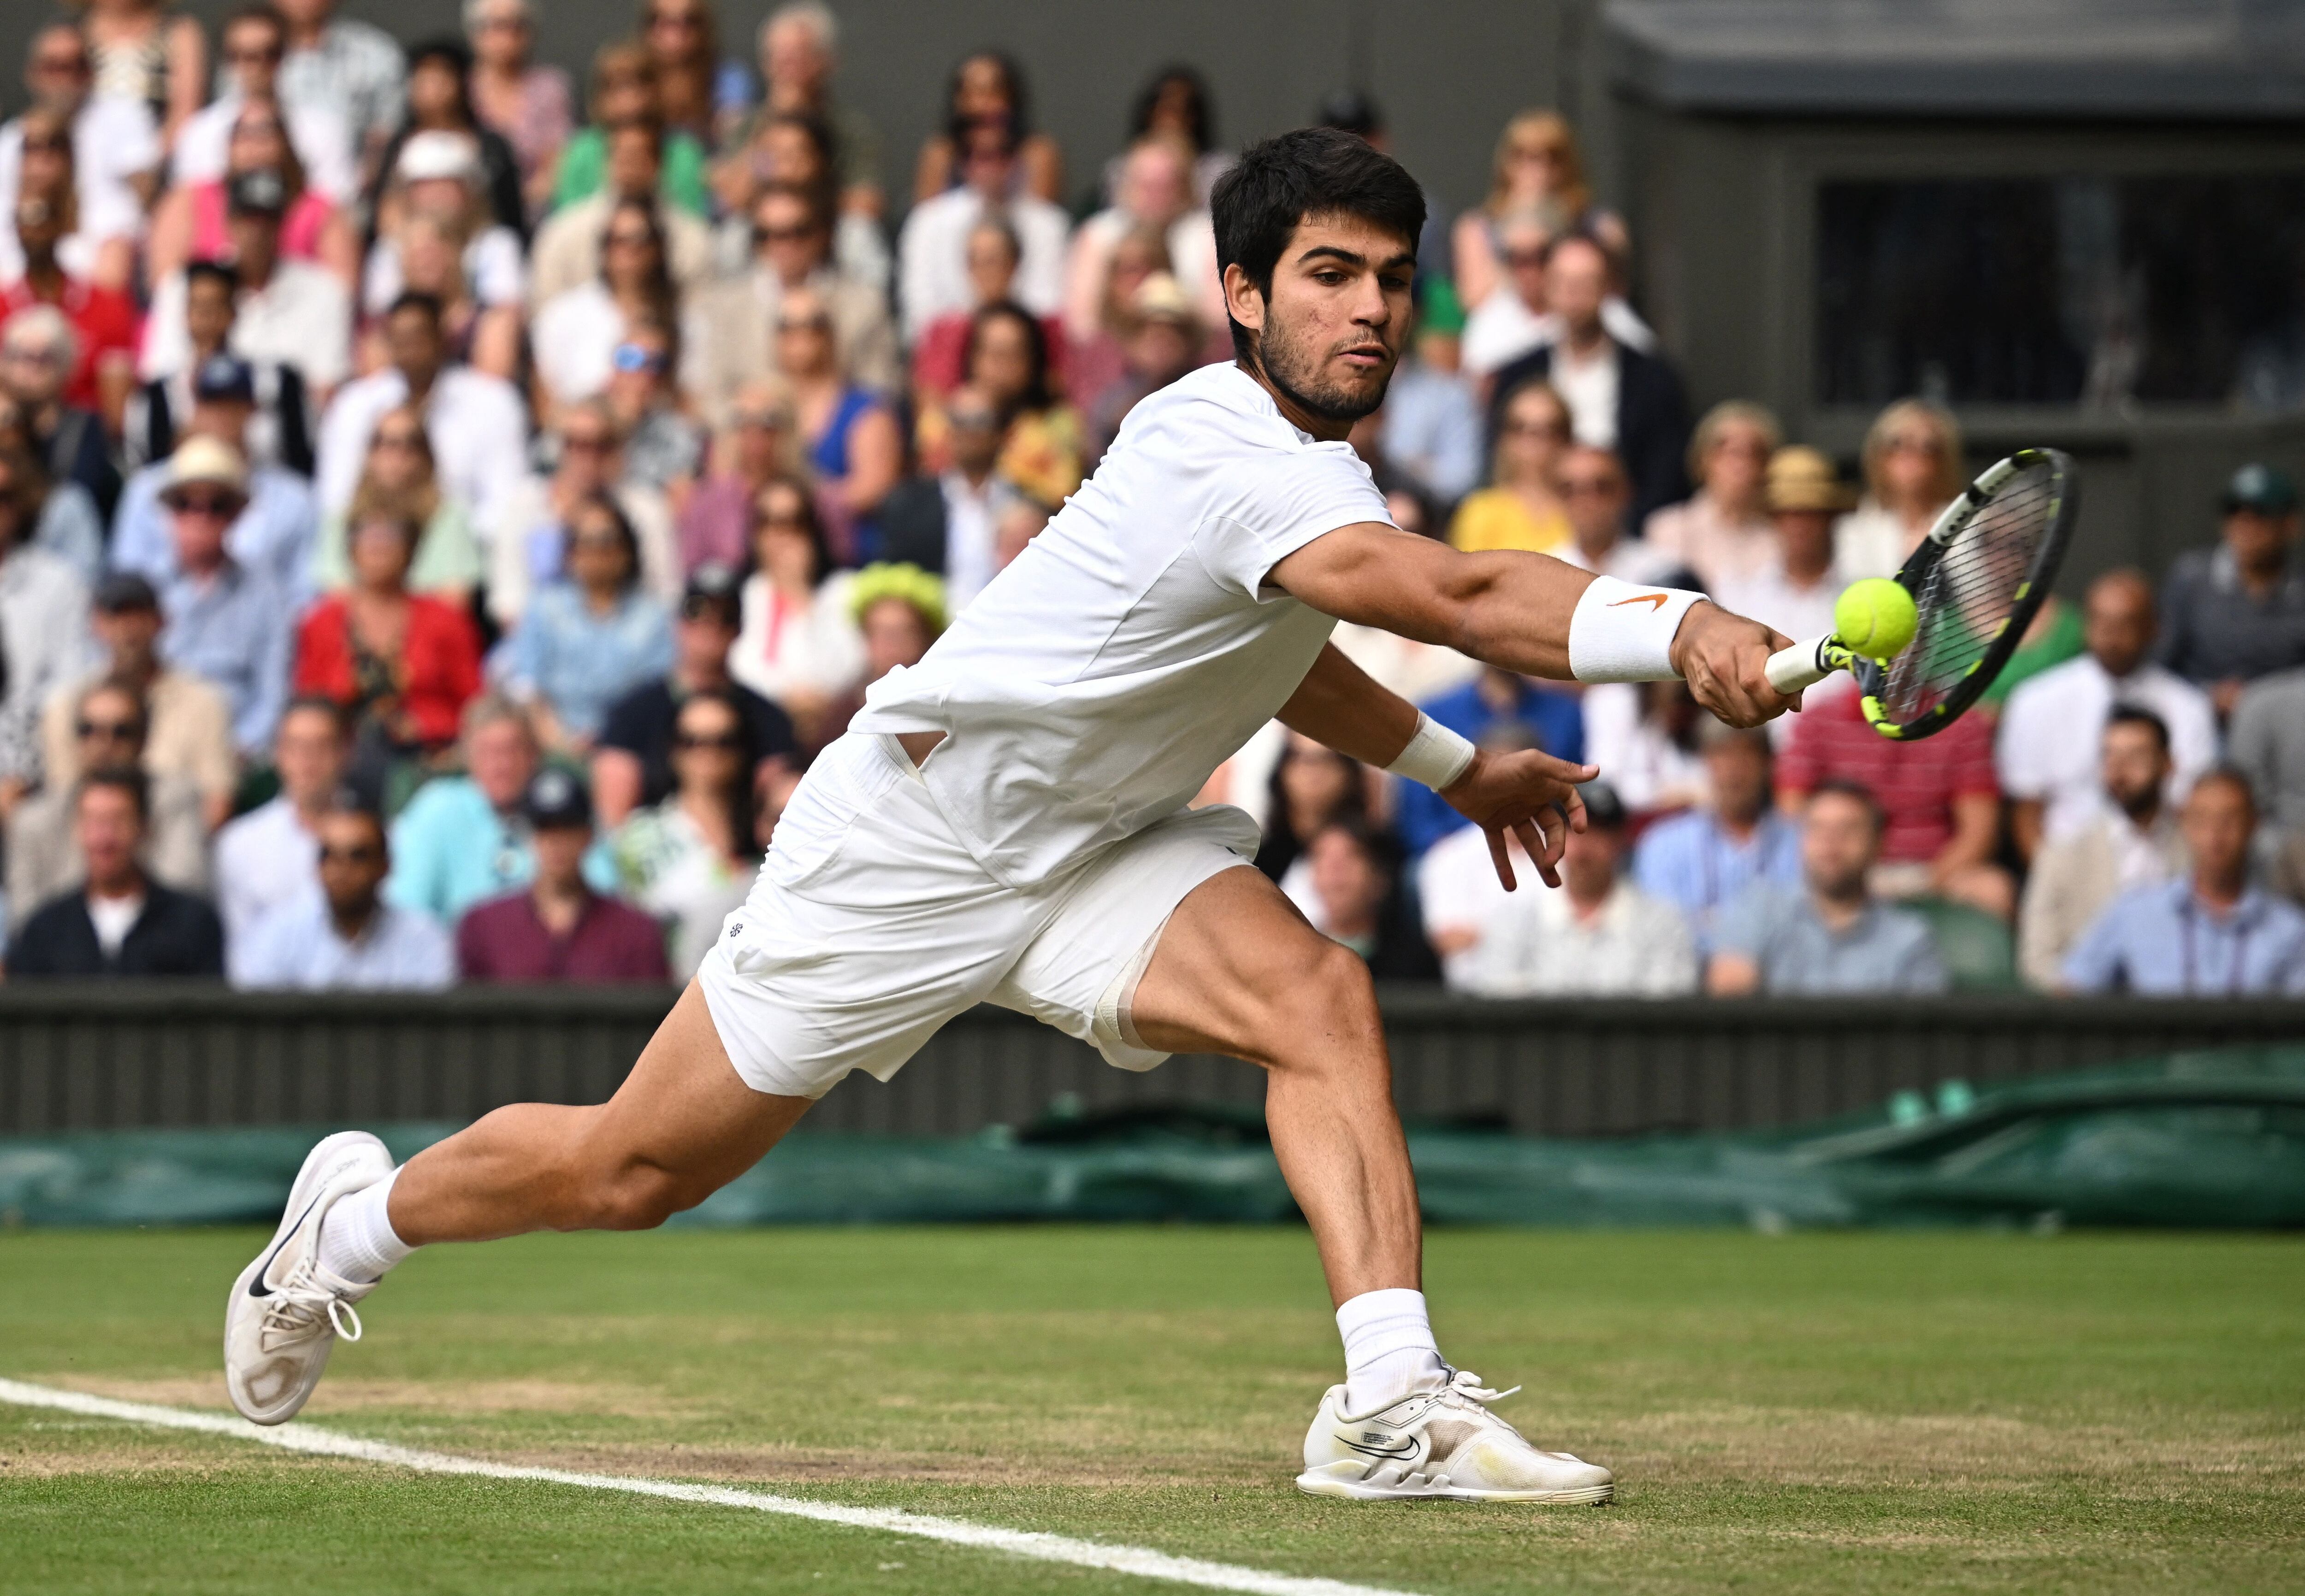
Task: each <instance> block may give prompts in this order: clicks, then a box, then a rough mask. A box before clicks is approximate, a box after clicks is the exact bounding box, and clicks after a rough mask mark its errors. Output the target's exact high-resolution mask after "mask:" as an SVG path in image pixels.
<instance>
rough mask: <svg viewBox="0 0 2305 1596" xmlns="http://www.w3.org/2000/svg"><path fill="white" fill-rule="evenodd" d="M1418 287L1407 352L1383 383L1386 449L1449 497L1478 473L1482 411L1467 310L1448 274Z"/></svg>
mask: <svg viewBox="0 0 2305 1596" xmlns="http://www.w3.org/2000/svg"><path fill="white" fill-rule="evenodd" d="M1424 295H1425V297H1424V302H1423V304H1422V306H1421V307H1420V309H1419V310H1418V312H1417V318H1416V336H1415V338H1414V340H1413V342H1412V344H1411V352H1410V356H1409V358H1408V360H1407V361H1403V362H1401V365H1400V367H1399V369H1398V370H1396V371H1395V372H1394V373H1393V378H1392V385H1391V386H1390V387H1388V388H1387V389H1386V390H1385V395H1384V423H1383V427H1384V431H1383V442H1384V452H1385V454H1386V455H1387V457H1389V458H1390V459H1391V461H1392V463H1394V464H1395V465H1397V466H1399V468H1400V469H1401V470H1402V471H1406V472H1408V474H1409V476H1411V477H1413V478H1414V479H1416V483H1417V485H1418V486H1419V487H1421V488H1424V489H1425V492H1427V493H1429V494H1431V495H1432V496H1433V497H1434V498H1435V499H1437V500H1439V501H1440V502H1441V503H1442V504H1443V505H1453V504H1455V503H1456V502H1457V501H1458V500H1459V499H1460V498H1462V497H1465V495H1467V493H1470V492H1471V491H1472V490H1473V488H1474V486H1475V485H1476V483H1478V482H1479V480H1480V478H1481V411H1480V405H1479V404H1478V403H1477V402H1476V400H1475V398H1474V395H1473V385H1472V383H1471V382H1470V380H1468V379H1467V377H1466V375H1465V372H1464V369H1463V365H1462V360H1461V353H1462V351H1461V347H1460V341H1461V338H1462V335H1463V334H1464V330H1465V312H1464V310H1463V308H1462V307H1461V306H1459V304H1458V302H1457V295H1456V292H1455V290H1453V289H1452V288H1450V286H1449V280H1448V279H1447V278H1446V277H1432V278H1428V279H1427V280H1426V282H1425V290H1424ZM1564 415H1565V412H1564ZM1564 425H1565V421H1564Z"/></svg>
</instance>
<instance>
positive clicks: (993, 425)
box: [946, 406, 1000, 432]
mask: <svg viewBox="0 0 2305 1596" xmlns="http://www.w3.org/2000/svg"><path fill="white" fill-rule="evenodd" d="M946 419H947V420H950V421H951V422H952V424H953V426H954V427H955V428H956V429H959V430H962V431H965V432H991V431H993V430H995V429H998V428H999V425H1000V418H999V415H998V414H997V413H995V412H992V411H989V410H979V409H976V408H974V407H973V406H972V407H971V408H969V409H965V410H955V411H951V412H948V414H947V418H946Z"/></svg>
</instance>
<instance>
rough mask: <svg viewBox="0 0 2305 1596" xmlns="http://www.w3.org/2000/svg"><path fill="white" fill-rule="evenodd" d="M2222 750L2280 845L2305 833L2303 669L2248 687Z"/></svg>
mask: <svg viewBox="0 0 2305 1596" xmlns="http://www.w3.org/2000/svg"><path fill="white" fill-rule="evenodd" d="M2225 751H2226V757H2227V758H2229V759H2230V760H2232V761H2233V768H2236V769H2238V770H2239V771H2240V772H2241V774H2242V775H2244V776H2246V777H2249V785H2250V787H2251V788H2252V789H2253V790H2254V791H2255V793H2256V794H2257V799H2258V803H2259V804H2260V805H2262V806H2263V812H2264V818H2265V820H2266V822H2267V825H2268V826H2270V827H2271V828H2272V829H2273V830H2274V832H2275V834H2276V835H2277V836H2280V837H2281V838H2282V839H2283V840H2284V843H2285V841H2286V839H2287V838H2288V837H2289V836H2292V835H2294V834H2301V833H2305V669H2300V670H2292V671H2280V672H2276V673H2275V675H2270V676H2260V677H2258V679H2257V680H2256V681H2254V682H2252V683H2250V684H2249V687H2248V690H2247V691H2246V692H2243V693H2242V694H2241V701H2240V703H2239V704H2237V705H2236V706H2235V707H2234V709H2233V725H2232V727H2231V728H2230V730H2229V731H2228V732H2227V734H2226V738H2225Z"/></svg>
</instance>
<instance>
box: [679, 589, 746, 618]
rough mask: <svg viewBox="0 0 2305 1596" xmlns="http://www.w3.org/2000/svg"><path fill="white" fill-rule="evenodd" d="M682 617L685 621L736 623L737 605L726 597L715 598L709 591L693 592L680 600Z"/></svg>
mask: <svg viewBox="0 0 2305 1596" xmlns="http://www.w3.org/2000/svg"><path fill="white" fill-rule="evenodd" d="M680 618H681V619H682V620H684V621H710V622H711V623H712V624H714V625H716V626H734V625H735V624H736V606H735V605H733V604H731V603H730V602H729V601H728V600H727V599H715V598H713V597H712V596H711V595H710V594H709V593H693V594H691V595H690V596H689V597H688V598H686V599H682V600H681V602H680Z"/></svg>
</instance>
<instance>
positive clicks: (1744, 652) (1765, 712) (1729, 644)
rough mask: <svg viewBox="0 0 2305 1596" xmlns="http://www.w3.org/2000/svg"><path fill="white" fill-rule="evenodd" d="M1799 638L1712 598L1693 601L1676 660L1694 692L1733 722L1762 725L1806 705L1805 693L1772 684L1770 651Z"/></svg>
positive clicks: (1677, 636) (1676, 643) (1675, 645)
mask: <svg viewBox="0 0 2305 1596" xmlns="http://www.w3.org/2000/svg"><path fill="white" fill-rule="evenodd" d="M1792 646H1793V640H1792V639H1790V638H1789V637H1787V636H1786V635H1785V634H1784V633H1782V632H1776V631H1773V630H1772V629H1770V628H1769V627H1766V626H1764V625H1762V624H1760V623H1759V622H1758V621H1748V620H1747V619H1746V618H1745V617H1744V616H1742V615H1731V613H1730V612H1729V611H1727V610H1725V609H1722V607H1720V606H1719V605H1717V604H1714V603H1713V602H1712V601H1711V600H1710V599H1707V600H1705V602H1703V603H1699V604H1692V605H1690V606H1689V607H1688V614H1687V615H1684V616H1682V617H1681V623H1680V631H1678V632H1675V633H1673V639H1672V663H1673V667H1674V668H1675V669H1676V670H1678V671H1680V679H1681V680H1682V681H1684V682H1686V683H1688V692H1689V696H1690V697H1692V698H1694V699H1695V700H1697V702H1698V703H1699V704H1702V705H1703V706H1704V707H1705V709H1709V710H1711V711H1712V712H1713V713H1714V715H1716V716H1718V717H1720V718H1721V719H1722V720H1725V721H1727V722H1728V723H1729V724H1730V725H1731V726H1759V725H1760V724H1761V723H1762V722H1763V721H1765V720H1774V719H1775V718H1776V717H1778V716H1780V715H1782V714H1783V713H1784V712H1785V711H1786V710H1788V709H1799V708H1800V707H1801V701H1800V694H1799V693H1798V692H1795V693H1790V694H1788V693H1782V692H1778V691H1777V690H1776V689H1775V688H1773V687H1772V686H1770V685H1769V677H1768V664H1769V656H1770V655H1772V654H1773V653H1775V652H1777V651H1778V650H1779V649H1790V648H1791V647H1792Z"/></svg>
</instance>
